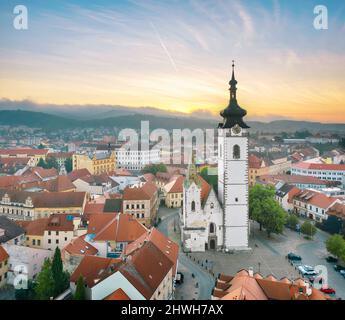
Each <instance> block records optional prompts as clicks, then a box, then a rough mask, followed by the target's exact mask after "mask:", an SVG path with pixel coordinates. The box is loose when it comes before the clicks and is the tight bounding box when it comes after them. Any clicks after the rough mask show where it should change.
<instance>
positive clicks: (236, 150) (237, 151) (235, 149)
mask: <svg viewBox="0 0 345 320" xmlns="http://www.w3.org/2000/svg"><path fill="white" fill-rule="evenodd" d="M232 157H233V158H234V159H239V158H240V157H241V150H240V146H239V145H237V144H235V145H234V147H233V155H232Z"/></svg>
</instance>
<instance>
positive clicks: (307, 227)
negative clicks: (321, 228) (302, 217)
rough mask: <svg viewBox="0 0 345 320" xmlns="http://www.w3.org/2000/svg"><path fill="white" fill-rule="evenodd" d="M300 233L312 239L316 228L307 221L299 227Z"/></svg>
mask: <svg viewBox="0 0 345 320" xmlns="http://www.w3.org/2000/svg"><path fill="white" fill-rule="evenodd" d="M301 232H302V233H303V234H304V235H306V236H308V237H310V238H312V237H313V236H314V235H315V233H316V227H315V226H314V224H313V223H311V222H309V221H305V222H304V223H303V224H302V226H301Z"/></svg>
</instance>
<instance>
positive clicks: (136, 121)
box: [0, 110, 345, 133]
mask: <svg viewBox="0 0 345 320" xmlns="http://www.w3.org/2000/svg"><path fill="white" fill-rule="evenodd" d="M220 120H221V119H220V118H219V121H220ZM141 121H149V122H150V129H151V130H152V129H157V128H163V129H167V130H172V129H184V128H189V129H196V128H202V129H204V128H205V129H208V128H210V129H211V128H216V127H217V120H216V119H214V118H213V119H200V118H196V117H193V116H190V117H186V116H169V117H167V116H160V115H158V116H156V115H150V114H139V113H135V114H129V115H119V116H116V117H114V116H112V117H106V118H103V119H99V118H96V119H93V120H82V119H75V118H73V116H69V117H67V116H65V117H62V116H57V115H52V114H48V113H43V112H33V111H23V110H0V125H9V126H27V127H30V128H42V129H45V130H56V129H72V128H88V127H93V128H100V127H108V128H111V127H116V128H119V129H123V128H133V129H140V125H141ZM247 123H248V125H249V126H250V127H251V130H252V131H260V132H267V133H274V132H283V131H285V132H295V131H302V130H309V131H310V132H314V133H316V132H337V133H344V132H345V124H337V123H334V124H326V123H319V122H308V121H293V120H275V121H271V122H268V123H265V122H259V121H248V122H247Z"/></svg>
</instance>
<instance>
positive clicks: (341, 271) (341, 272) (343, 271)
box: [339, 270, 345, 278]
mask: <svg viewBox="0 0 345 320" xmlns="http://www.w3.org/2000/svg"><path fill="white" fill-rule="evenodd" d="M339 272H340V274H341V275H342V276H343V277H344V278H345V270H340V271H339Z"/></svg>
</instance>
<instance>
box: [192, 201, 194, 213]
mask: <svg viewBox="0 0 345 320" xmlns="http://www.w3.org/2000/svg"><path fill="white" fill-rule="evenodd" d="M192 211H193V212H194V211H195V201H192Z"/></svg>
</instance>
